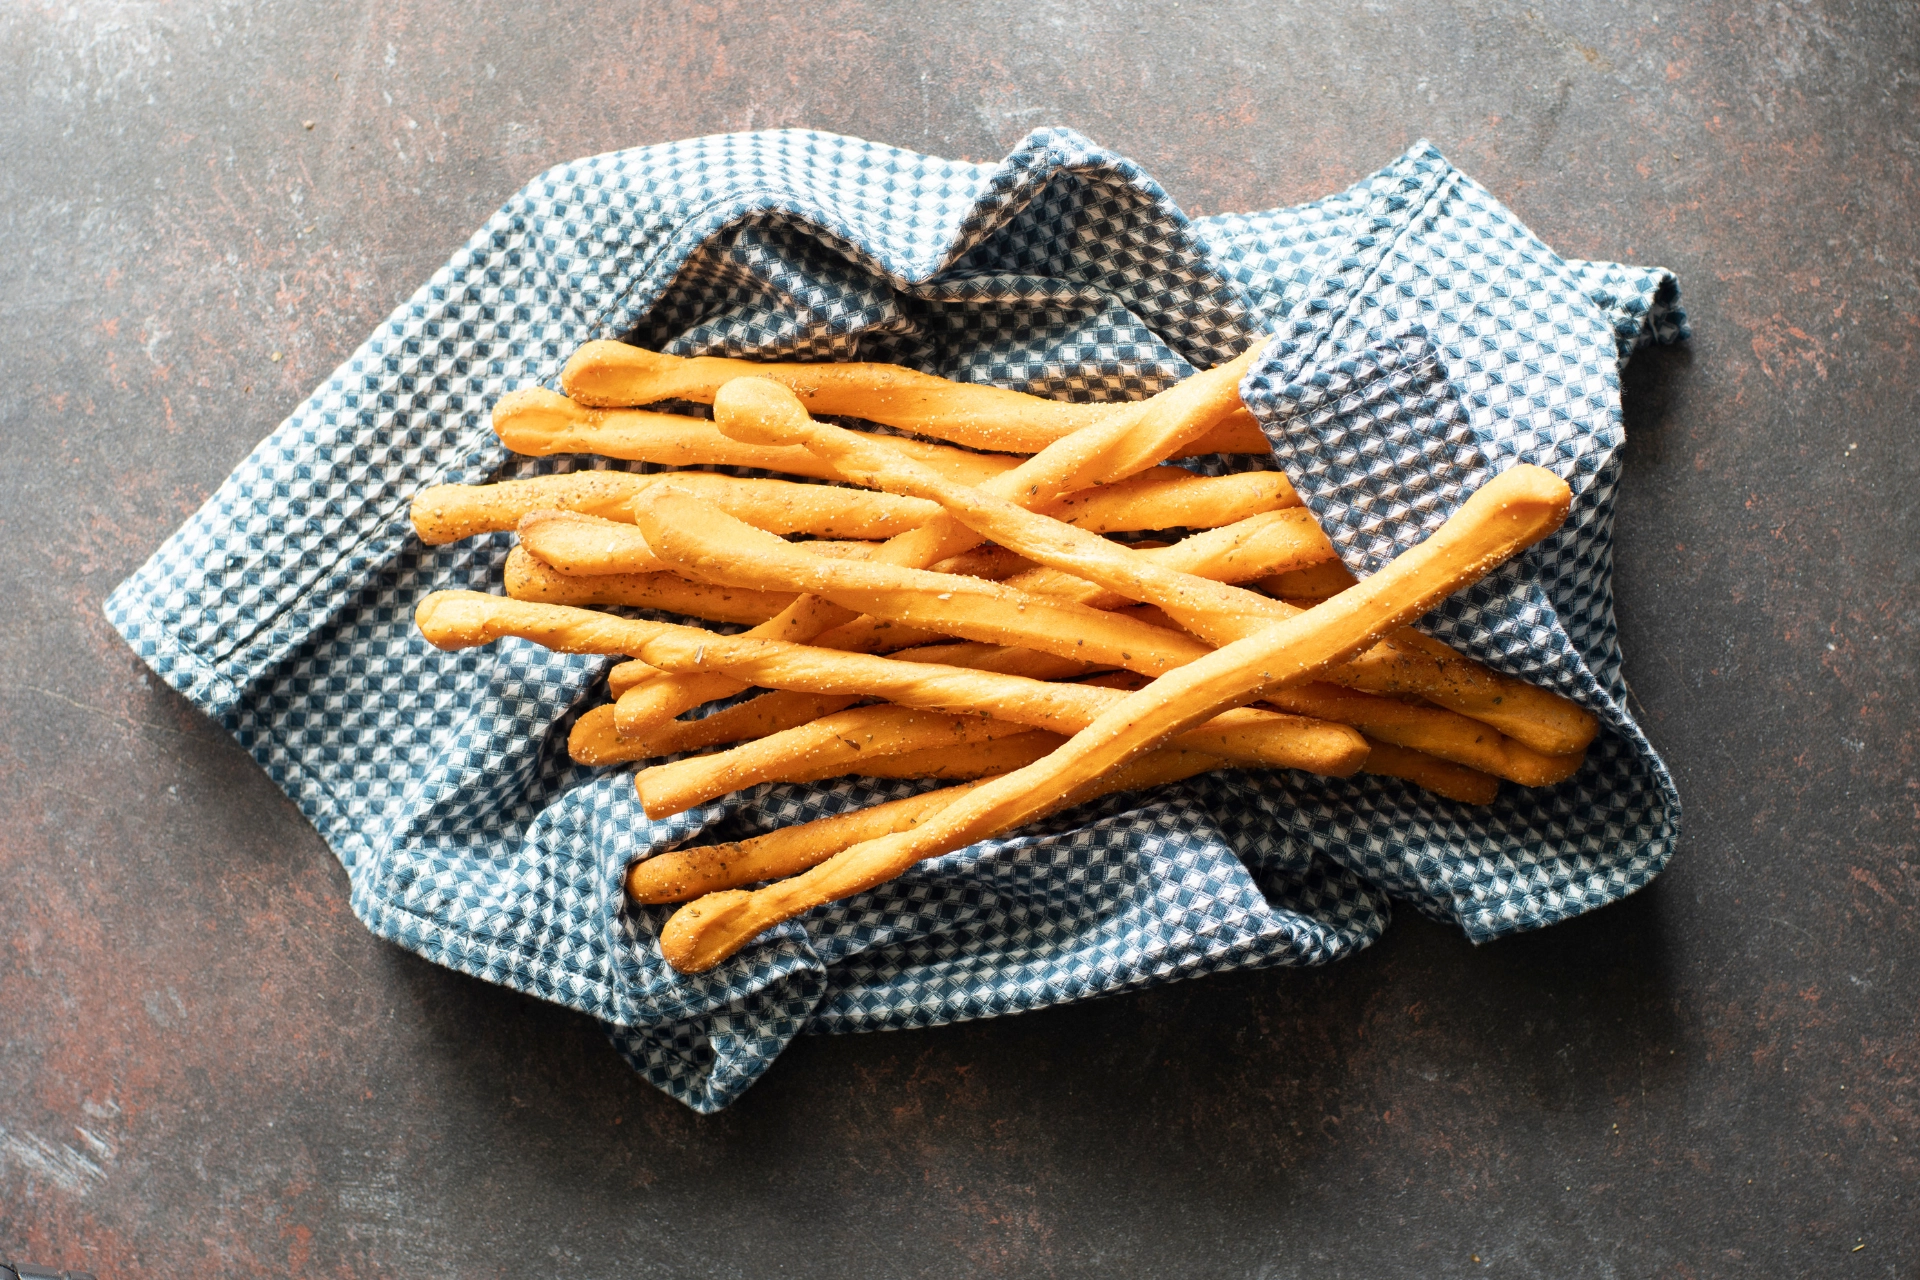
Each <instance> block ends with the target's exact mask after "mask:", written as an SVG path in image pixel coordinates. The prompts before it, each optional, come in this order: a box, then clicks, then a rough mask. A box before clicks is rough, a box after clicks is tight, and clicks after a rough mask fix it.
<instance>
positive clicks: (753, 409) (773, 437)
mask: <svg viewBox="0 0 1920 1280" xmlns="http://www.w3.org/2000/svg"><path fill="white" fill-rule="evenodd" d="M713 425H714V426H716V427H718V428H720V434H721V435H724V436H728V437H730V438H731V439H734V440H738V441H740V442H741V443H742V444H758V445H793V444H805V443H806V441H807V436H808V435H809V433H810V429H811V428H812V426H813V419H812V418H810V417H808V416H807V409H806V406H805V405H803V404H801V403H800V397H799V396H796V395H795V394H793V391H792V389H791V388H788V387H785V386H782V385H781V384H780V383H778V382H775V381H773V380H772V379H770V378H731V379H729V380H727V381H726V382H724V383H722V384H721V385H720V389H719V390H718V391H716V392H714V395H713Z"/></svg>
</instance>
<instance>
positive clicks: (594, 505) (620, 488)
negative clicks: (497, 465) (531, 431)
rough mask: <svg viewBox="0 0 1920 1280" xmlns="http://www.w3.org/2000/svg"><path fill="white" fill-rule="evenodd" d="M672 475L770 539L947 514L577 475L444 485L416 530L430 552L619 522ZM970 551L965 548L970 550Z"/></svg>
mask: <svg viewBox="0 0 1920 1280" xmlns="http://www.w3.org/2000/svg"><path fill="white" fill-rule="evenodd" d="M669 477H671V478H672V480H673V482H674V483H675V484H677V485H679V486H680V487H681V488H683V489H686V490H688V491H689V492H693V493H698V494H699V495H701V496H702V497H703V498H706V499H707V500H708V501H710V502H712V503H713V504H714V505H715V506H717V507H719V508H720V509H721V510H723V511H727V512H729V513H731V514H732V515H734V516H737V517H738V518H739V519H742V520H744V521H746V522H747V523H748V524H750V525H753V526H754V527H755V528H757V529H765V530H767V531H769V532H771V533H806V534H812V535H814V536H815V537H820V538H859V539H870V538H891V537H893V536H895V535H896V534H899V533H902V532H905V531H908V530H912V529H916V528H918V527H919V526H920V525H921V524H924V523H925V522H926V521H927V520H928V519H930V518H932V517H933V516H935V515H937V514H938V513H939V510H940V508H939V507H938V506H937V505H935V504H933V503H930V502H923V501H921V500H920V499H918V498H898V497H895V496H893V495H892V494H886V493H874V492H872V491H870V490H864V489H848V488H843V487H842V486H839V485H829V484H799V483H797V482H795V481H791V480H742V479H739V478H737V477H735V476H722V475H715V474H713V473H711V472H707V471H669V472H661V473H658V474H655V475H646V476H642V475H635V474H633V473H632V472H630V471H575V472H572V473H570V474H568V475H561V476H533V477H531V478H529V479H525V480H502V481H499V482H498V483H495V484H441V485H434V486H432V487H431V488H427V489H423V490H421V491H420V493H419V495H418V496H417V497H415V498H414V500H413V527H414V530H415V532H417V533H418V534H419V535H420V540H421V541H422V542H425V543H426V544H427V545H429V546H438V545H440V544H442V543H447V542H455V541H458V540H459V539H461V538H471V537H474V536H475V535H477V534H482V533H498V532H501V531H502V530H506V529H512V528H515V527H516V526H518V525H519V523H520V521H521V519H522V518H523V517H525V516H527V515H530V514H532V513H533V512H536V511H575V512H579V513H582V514H584V515H593V516H603V517H608V518H619V517H620V516H622V515H623V514H624V513H625V511H626V505H627V503H628V502H630V501H631V500H632V499H633V498H634V497H636V496H638V495H639V494H641V493H644V492H645V491H646V490H647V489H649V488H651V487H652V486H653V485H655V484H658V483H659V482H660V481H662V480H665V479H667V478H669ZM964 549H965V548H962V550H964Z"/></svg>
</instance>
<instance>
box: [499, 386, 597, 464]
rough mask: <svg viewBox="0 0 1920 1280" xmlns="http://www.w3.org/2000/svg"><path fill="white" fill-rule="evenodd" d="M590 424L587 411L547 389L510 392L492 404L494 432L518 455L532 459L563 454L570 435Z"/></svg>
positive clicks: (537, 388) (525, 388) (538, 388)
mask: <svg viewBox="0 0 1920 1280" xmlns="http://www.w3.org/2000/svg"><path fill="white" fill-rule="evenodd" d="M587 421H588V414H587V411H586V410H585V409H583V408H582V407H580V406H579V405H577V404H575V403H574V402H573V401H571V400H569V399H567V398H566V397H565V396H563V395H561V394H560V393H558V392H556V391H549V390H547V389H546V388H545V387H521V388H520V389H518V390H517V391H509V392H507V393H506V394H505V395H503V396H501V397H500V398H499V399H498V400H496V401H495V402H494V405H493V433H494V434H495V435H497V436H499V437H500V442H501V443H502V444H504V445H506V446H507V448H509V449H511V450H513V451H514V452H515V453H524V454H528V455H530V456H533V457H544V456H546V455H547V454H550V453H558V452H562V451H564V450H565V449H566V448H567V446H568V445H569V444H570V443H571V437H570V436H569V433H570V432H572V431H573V430H574V429H575V428H577V427H580V426H583V425H585V424H586V422H587Z"/></svg>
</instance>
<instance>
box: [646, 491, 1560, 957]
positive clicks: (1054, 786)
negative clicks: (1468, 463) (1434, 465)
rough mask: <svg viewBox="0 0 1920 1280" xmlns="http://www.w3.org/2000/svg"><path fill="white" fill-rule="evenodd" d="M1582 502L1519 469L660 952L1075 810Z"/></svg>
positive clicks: (684, 924)
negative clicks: (1332, 581)
mask: <svg viewBox="0 0 1920 1280" xmlns="http://www.w3.org/2000/svg"><path fill="white" fill-rule="evenodd" d="M1571 503H1572V493H1571V491H1570V490H1568V488H1567V486H1566V484H1565V482H1564V481H1562V480H1561V479H1560V478H1559V477H1558V476H1555V475H1554V474H1553V473H1552V472H1549V471H1546V470H1543V469H1542V468H1539V467H1534V466H1529V465H1525V464H1521V465H1517V466H1514V467H1511V468H1509V469H1508V470H1506V471H1504V472H1502V473H1501V474H1500V475H1498V476H1496V477H1494V479H1492V480H1491V481H1489V482H1488V483H1487V484H1486V485H1484V486H1482V487H1481V489H1480V490H1479V491H1478V492H1477V493H1475V494H1474V495H1473V496H1471V497H1470V498H1468V499H1467V500H1466V502H1464V503H1462V504H1461V506H1460V507H1459V508H1458V509H1457V510H1456V511H1454V513H1453V514H1452V515H1451V516H1449V517H1448V519H1447V520H1446V522H1445V523H1444V524H1442V525H1441V526H1440V528H1439V529H1437V530H1435V531H1434V533H1433V534H1432V535H1430V536H1429V537H1428V538H1426V539H1425V540H1424V541H1423V542H1421V543H1420V544H1419V545H1418V546H1415V547H1413V548H1411V549H1409V550H1408V551H1406V552H1405V553H1403V554H1401V555H1400V556H1398V557H1396V558H1395V559H1394V560H1392V561H1391V562H1389V563H1388V564H1387V565H1386V566H1385V567H1384V568H1382V569H1381V570H1380V571H1379V572H1378V573H1376V574H1374V575H1372V576H1371V577H1369V578H1367V579H1366V580H1365V581H1363V582H1361V583H1359V584H1358V585H1356V586H1353V587H1350V588H1348V589H1347V590H1346V591H1343V592H1342V593H1340V594H1339V595H1338V596H1335V597H1334V598H1333V599H1331V600H1329V601H1327V603H1325V604H1324V605H1321V606H1319V607H1318V608H1315V609H1312V610H1309V611H1307V612H1305V613H1301V614H1298V615H1296V616H1294V617H1291V618H1288V619H1286V620H1284V621H1281V622H1276V623H1274V624H1272V625H1271V626H1269V627H1267V628H1265V629H1264V630H1262V631H1260V632H1257V633H1256V634H1254V635H1252V636H1249V637H1247V638H1246V639H1243V640H1237V641H1235V642H1233V643H1232V644H1229V645H1227V646H1226V647H1224V648H1221V649H1218V650H1215V651H1214V652H1213V653H1210V654H1208V655H1206V656H1205V657H1203V658H1200V659H1198V660H1196V661H1194V662H1192V663H1189V664H1188V665H1186V666H1184V667H1181V668H1178V669H1177V670H1174V671H1171V672H1169V673H1168V674H1166V675H1164V676H1162V677H1160V678H1159V679H1158V680H1156V681H1154V683H1153V684H1152V685H1150V686H1148V687H1147V688H1145V689H1142V690H1140V691H1139V692H1138V693H1132V694H1128V695H1126V697H1125V698H1124V699H1123V700H1122V701H1120V702H1119V703H1117V704H1115V705H1114V706H1113V707H1112V708H1111V709H1109V710H1108V711H1106V712H1104V713H1103V714H1102V715H1101V716H1100V717H1099V718H1098V719H1097V720H1095V721H1094V723H1092V724H1091V725H1089V726H1087V728H1085V729H1083V730H1081V731H1080V732H1079V733H1077V734H1075V735H1074V737H1073V738H1072V740H1070V741H1069V742H1068V743H1067V744H1066V745H1065V746H1063V747H1061V748H1060V749H1059V750H1057V751H1055V752H1054V753H1052V754H1051V755H1049V756H1047V757H1046V758H1045V759H1043V760H1040V761H1037V762H1035V763H1034V764H1031V765H1028V766H1026V767H1025V768H1023V769H1018V770H1016V771H1014V772H1012V773H1009V774H1006V775H1005V776H1003V777H1000V778H996V779H994V780H993V781H992V782H988V783H984V784H982V785H981V786H979V787H977V788H975V789H974V790H972V791H970V792H968V793H967V794H966V795H964V796H961V797H959V798H958V799H957V800H955V801H954V802H953V803H952V804H951V805H948V806H947V807H946V808H943V809H941V810H940V811H939V812H938V813H935V814H931V815H929V816H928V817H927V818H926V819H924V820H923V821H922V822H921V823H920V825H919V826H917V827H915V828H913V829H912V830H911V831H905V832H899V833H896V834H894V835H889V836H882V837H880V838H878V839H875V840H869V841H866V842H863V843H861V844H857V845H854V846H852V847H851V848H848V849H845V850H842V851H841V852H840V853H838V854H836V855H834V856H833V857H832V858H829V859H828V860H827V861H825V862H823V863H821V864H820V865H819V866H817V867H814V868H813V869H812V870H810V871H807V872H804V873H802V874H801V875H798V876H795V877H793V878H792V879H789V880H783V881H780V882H779V883H777V884H774V885H770V886H768V887H767V888H764V889H759V890H755V891H753V892H751V893H747V892H742V891H740V890H728V891H725V892H721V893H715V894H709V895H707V896H706V897H704V898H701V899H699V900H698V901H696V902H693V903H690V904H688V905H687V906H685V907H682V908H681V909H680V910H679V911H677V912H675V913H674V916H673V918H672V919H671V920H669V921H668V923H667V926H666V928H665V930H664V931H663V932H662V934H661V950H662V951H663V953H664V954H665V956H666V958H667V960H668V962H669V963H670V964H672V965H673V966H674V968H676V969H679V970H680V971H681V972H685V973H693V972H700V971H703V970H706V969H710V968H712V967H713V966H714V965H716V964H718V963H719V962H720V961H722V960H724V959H726V958H727V957H728V956H731V955H732V954H733V953H734V952H736V951H738V950H739V949H740V948H741V947H742V946H744V945H746V943H748V942H749V941H751V940H752V939H753V938H755V937H757V936H759V934H760V933H761V932H762V931H764V930H765V929H767V928H769V927H771V926H772V925H774V924H777V923H779V922H780V921H782V920H786V919H790V918H791V917H793V916H795V915H798V914H799V913H800V912H802V911H806V910H809V909H811V908H813V907H815V906H819V905H820V904H822V903H825V902H831V901H834V900H836V899H839V898H843V897H846V896H848V895H849V894H854V893H859V892H862V891H864V890H867V889H871V888H873V887H874V886H875V885H879V884H884V883H885V882H886V881H888V880H890V879H892V878H893V877H894V876H897V875H899V874H900V873H901V872H902V871H904V870H906V869H907V868H908V867H911V866H912V865H913V864H914V863H916V862H918V861H920V860H921V859H923V858H928V857H933V856H935V855H937V854H941V853H947V852H951V851H952V850H955V849H960V848H964V847H965V846H966V845H968V844H971V843H973V842H974V841H976V840H980V839H984V838H986V837H988V836H990V835H993V834H995V833H997V832H1000V831H1005V830H1007V829H1009V828H1010V827H1014V826H1018V825H1019V824H1020V823H1021V822H1024V821H1026V820H1027V819H1028V818H1029V817H1030V816H1031V815H1033V814H1034V813H1037V812H1042V811H1044V810H1045V809H1046V808H1047V807H1048V806H1050V805H1058V804H1060V803H1063V802H1067V801H1070V800H1071V799H1072V798H1073V797H1074V796H1075V795H1076V794H1077V793H1079V792H1080V791H1081V789H1082V788H1083V787H1087V786H1088V785H1089V784H1091V783H1093V782H1094V781H1095V780H1097V779H1098V778H1099V777H1100V776H1101V775H1102V774H1103V773H1105V772H1106V771H1107V770H1108V769H1110V768H1113V767H1115V766H1117V765H1120V764H1122V763H1124V762H1125V761H1127V760H1128V759H1130V758H1132V757H1133V756H1135V755H1137V754H1139V753H1140V752H1141V751H1144V750H1147V749H1149V748H1151V747H1153V746H1156V745H1158V744H1159V743H1161V742H1164V741H1166V740H1167V739H1168V738H1170V737H1172V736H1173V735H1175V734H1177V733H1179V732H1181V731H1183V730H1185V729H1188V728H1191V727H1193V726H1194V725H1197V724H1199V723H1201V722H1203V721H1205V720H1207V719H1209V718H1211V717H1212V716H1213V715H1215V714H1217V713H1218V712H1220V711H1222V710H1224V709H1226V708H1228V707H1231V706H1234V705H1237V704H1240V703H1244V702H1248V701H1252V700H1253V699H1255V698H1258V697H1259V696H1261V694H1263V693H1268V692H1277V691H1279V690H1282V689H1285V688H1287V687H1289V686H1292V685H1298V684H1303V683H1306V682H1307V681H1309V680H1312V679H1315V678H1317V677H1318V676H1320V675H1321V674H1322V673H1323V672H1324V671H1325V670H1326V669H1327V668H1328V667H1331V666H1333V665H1335V664H1337V663H1339V662H1341V661H1343V660H1344V659H1346V658H1348V657H1350V656H1351V655H1353V654H1355V653H1358V652H1361V651H1362V650H1364V649H1366V648H1367V647H1368V646H1369V645H1371V644H1373V643H1374V641H1376V640H1377V639H1378V638H1379V637H1380V636H1381V635H1383V634H1385V633H1387V632H1389V631H1391V630H1393V629H1394V628H1396V627H1400V626H1404V625H1406V624H1407V623H1408V622H1411V621H1412V620H1413V619H1415V618H1417V617H1420V616H1421V615H1422V614H1424V613H1426V612H1427V611H1428V610H1429V609H1431V608H1432V607H1433V606H1434V605H1435V604H1437V603H1439V602H1440V601H1441V600H1444V599H1445V598H1446V597H1447V596H1449V595H1451V594H1452V593H1453V592H1454V591H1457V590H1459V589H1460V588H1461V587H1464V586H1466V585H1468V584H1469V583H1472V582H1476V581H1478V580H1479V579H1480V578H1482V577H1484V576H1485V575H1486V574H1487V573H1488V572H1490V571H1491V570H1492V569H1493V568H1494V567H1495V566H1497V565H1499V564H1501V563H1502V562H1504V561H1505V560H1506V559H1508V558H1509V557H1510V556H1512V555H1514V554H1516V553H1518V552H1519V551H1521V550H1524V549H1525V548H1527V547H1529V546H1532V545H1533V544H1534V543H1536V542H1538V541H1539V540H1540V539H1541V538H1543V537H1546V536H1547V535H1548V534H1550V533H1552V532H1553V531H1554V530H1555V529H1557V528H1559V526H1560V524H1561V522H1562V521H1563V520H1564V519H1565V518H1566V513H1567V510H1568V507H1569V506H1570V505H1571Z"/></svg>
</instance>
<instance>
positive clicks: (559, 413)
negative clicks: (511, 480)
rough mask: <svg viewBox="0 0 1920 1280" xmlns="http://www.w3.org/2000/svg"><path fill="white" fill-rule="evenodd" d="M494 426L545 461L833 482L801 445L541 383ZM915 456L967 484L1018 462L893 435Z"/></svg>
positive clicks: (501, 406) (510, 402)
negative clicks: (566, 456)
mask: <svg viewBox="0 0 1920 1280" xmlns="http://www.w3.org/2000/svg"><path fill="white" fill-rule="evenodd" d="M493 430H494V433H495V434H496V435H498V436H499V437H500V442H501V443H502V444H504V445H506V446H507V448H509V449H511V450H513V451H514V452H515V453H519V454H525V455H527V456H529V457H536V458H544V457H548V456H551V455H553V454H557V453H593V454H598V455H599V456H601V457H603V458H620V459H622V460H624V461H627V462H653V463H659V464H661V465H663V466H670V467H753V468H756V469H758V470H761V471H783V472H786V473H787V474H788V475H796V476H812V477H814V478H816V479H821V480H833V479H837V478H838V477H836V476H835V475H834V474H833V472H832V470H831V469H830V468H827V467H823V466H822V465H821V464H820V460H819V459H818V458H815V457H813V456H812V455H811V454H809V453H808V452H807V451H806V450H805V449H798V448H795V449H755V448H750V447H746V446H743V445H741V444H740V442H739V441H737V440H730V439H728V438H727V437H726V436H724V435H722V434H721V433H720V432H719V431H717V430H715V429H714V425H713V423H711V422H709V421H707V420H706V419H704V418H689V417H687V416H685V415H684V414H677V413H649V412H647V411H646V410H644V409H590V408H588V407H586V406H585V405H580V404H575V403H574V402H573V401H571V400H569V399H567V397H565V396H563V395H558V394H556V393H554V392H552V391H549V390H547V389H546V388H545V387H524V388H522V389H520V390H518V391H509V392H507V393H506V394H505V395H503V396H501V397H500V399H499V400H498V401H496V402H495V404H494V406H493ZM895 438H896V439H898V440H899V443H900V447H901V449H902V450H904V451H905V452H906V453H908V454H910V455H911V456H912V457H913V458H914V460H915V461H917V462H922V463H925V464H926V465H927V466H930V467H933V468H934V469H936V470H938V471H939V472H940V473H941V474H943V475H948V476H952V477H953V478H954V479H956V480H959V481H962V482H964V483H966V484H978V483H980V482H981V481H982V480H986V479H989V478H990V477H992V476H996V475H999V474H1000V473H1001V472H1002V471H1011V470H1012V469H1013V468H1014V467H1016V466H1018V465H1019V464H1020V459H1019V458H1017V457H1013V456H1011V455H1008V454H1004V453H1000V454H993V453H975V452H973V451H972V450H970V449H955V448H953V447H952V446H950V445H941V444H932V443H929V442H928V441H925V440H914V439H910V438H904V437H895Z"/></svg>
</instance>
